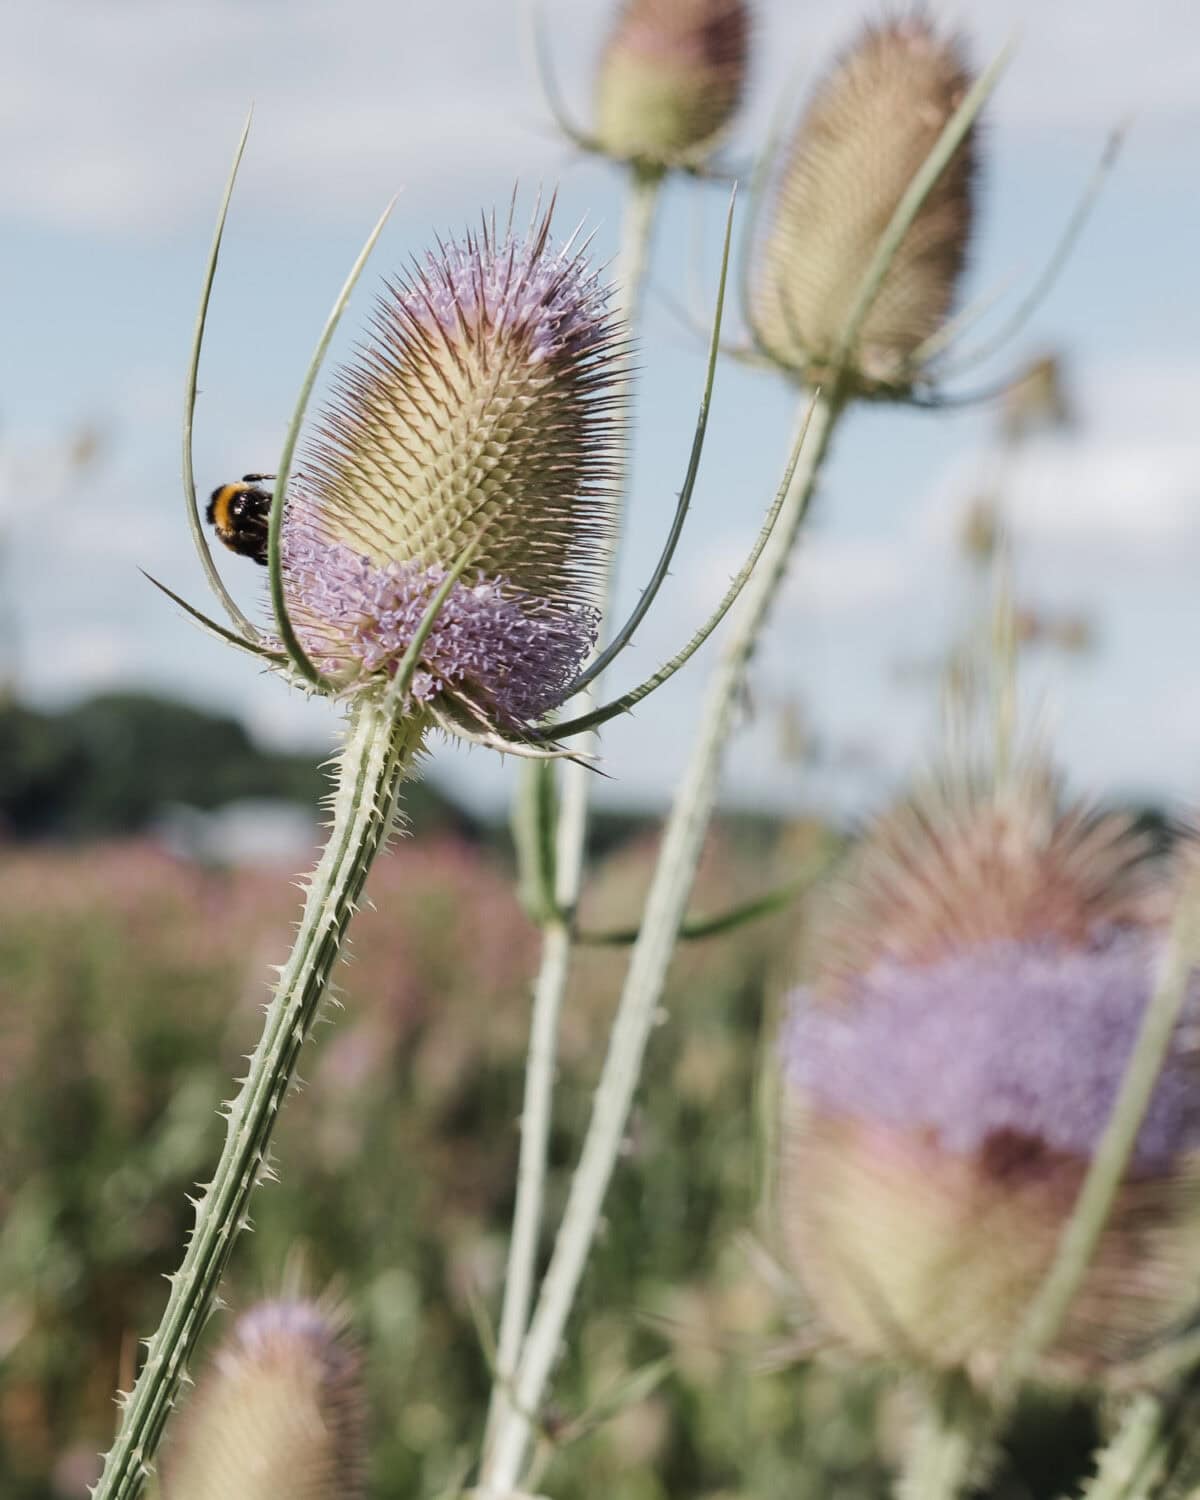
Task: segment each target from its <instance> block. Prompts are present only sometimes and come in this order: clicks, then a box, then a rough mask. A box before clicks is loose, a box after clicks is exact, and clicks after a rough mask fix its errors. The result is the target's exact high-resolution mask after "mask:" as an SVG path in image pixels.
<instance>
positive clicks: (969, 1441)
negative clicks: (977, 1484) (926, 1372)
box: [896, 1371, 980, 1500]
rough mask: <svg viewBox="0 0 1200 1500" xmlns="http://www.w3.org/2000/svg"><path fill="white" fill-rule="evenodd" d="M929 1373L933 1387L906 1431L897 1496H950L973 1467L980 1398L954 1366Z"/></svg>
mask: <svg viewBox="0 0 1200 1500" xmlns="http://www.w3.org/2000/svg"><path fill="white" fill-rule="evenodd" d="M930 1378H931V1380H932V1382H933V1384H932V1389H931V1390H929V1391H928V1392H926V1393H925V1399H924V1406H923V1410H922V1411H921V1414H920V1416H919V1417H918V1418H917V1420H916V1421H915V1422H914V1424H913V1430H912V1433H911V1435H910V1437H909V1448H908V1456H907V1460H906V1462H905V1465H904V1471H903V1473H902V1474H901V1475H900V1479H899V1482H898V1483H897V1486H896V1497H897V1500H951V1497H952V1496H955V1495H958V1494H959V1493H960V1492H961V1491H962V1489H963V1487H964V1486H965V1485H966V1483H967V1480H968V1479H969V1478H970V1477H971V1475H972V1473H973V1472H974V1466H975V1463H976V1459H975V1446H976V1445H975V1435H976V1433H977V1431H978V1429H979V1425H980V1408H979V1399H978V1397H977V1396H975V1394H974V1393H973V1392H972V1390H971V1388H970V1385H969V1383H968V1381H967V1378H966V1376H965V1375H962V1374H959V1373H958V1372H957V1371H951V1372H950V1373H949V1374H947V1375H944V1376H940V1377H939V1376H931V1377H930Z"/></svg>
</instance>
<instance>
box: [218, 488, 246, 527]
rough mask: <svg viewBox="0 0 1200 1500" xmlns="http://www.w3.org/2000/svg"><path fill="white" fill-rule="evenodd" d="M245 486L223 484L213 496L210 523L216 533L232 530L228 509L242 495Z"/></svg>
mask: <svg viewBox="0 0 1200 1500" xmlns="http://www.w3.org/2000/svg"><path fill="white" fill-rule="evenodd" d="M245 488H246V486H245V485H244V484H223V485H222V486H221V488H220V489H219V490H218V491H217V493H216V494H215V495H214V496H213V498H212V501H211V504H212V523H213V525H214V526H215V527H216V528H217V530H218V531H222V532H226V531H230V530H232V525H231V518H230V515H229V507H230V506H231V505H232V504H233V502H234V500H235V499H236V498H237V496H238V495H240V494H242V493H243V491H244V490H245Z"/></svg>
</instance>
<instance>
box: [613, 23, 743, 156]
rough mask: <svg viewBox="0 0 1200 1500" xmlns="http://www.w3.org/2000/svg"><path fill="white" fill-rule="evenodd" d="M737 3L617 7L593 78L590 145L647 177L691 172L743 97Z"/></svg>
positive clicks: (722, 130)
mask: <svg viewBox="0 0 1200 1500" xmlns="http://www.w3.org/2000/svg"><path fill="white" fill-rule="evenodd" d="M749 50H750V8H749V6H748V5H747V4H746V3H745V0H622V5H621V10H620V13H619V15H618V16H617V20H616V23H615V25H614V27H613V30H612V33H611V35H610V37H609V40H608V43H607V45H606V47H605V49H604V54H603V56H602V58H601V61H600V68H599V72H598V74H597V78H596V126H595V135H596V143H597V145H598V146H599V148H600V149H601V150H602V151H604V152H605V153H607V154H608V155H609V156H614V157H618V158H620V159H621V160H627V161H633V162H635V163H637V164H638V165H640V166H642V167H644V168H647V169H649V170H655V169H664V168H667V167H672V166H695V165H696V164H698V163H699V162H700V161H702V160H703V159H704V157H705V156H707V155H708V154H709V152H710V151H711V150H712V148H713V146H714V145H715V144H716V143H717V141H718V139H719V138H720V136H721V135H722V133H723V132H724V131H725V129H726V128H727V127H728V125H729V123H730V121H731V120H732V118H733V116H734V114H735V113H736V111H737V108H738V106H739V104H740V103H741V99H742V94H743V92H744V90H745V84H746V71H747V62H748V58H749Z"/></svg>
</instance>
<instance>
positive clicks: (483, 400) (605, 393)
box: [282, 216, 625, 734]
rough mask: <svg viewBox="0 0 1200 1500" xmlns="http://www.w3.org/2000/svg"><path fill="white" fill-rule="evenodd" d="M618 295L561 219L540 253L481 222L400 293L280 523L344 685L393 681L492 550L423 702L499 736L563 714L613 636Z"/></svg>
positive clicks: (393, 293) (304, 465) (304, 614)
mask: <svg viewBox="0 0 1200 1500" xmlns="http://www.w3.org/2000/svg"><path fill="white" fill-rule="evenodd" d="M608 296H609V293H608V290H607V289H606V288H605V287H604V286H602V285H601V283H600V282H599V281H598V279H597V277H596V274H595V273H594V272H592V271H589V270H588V268H587V266H586V264H585V263H584V261H583V259H582V258H581V255H580V253H579V251H578V250H576V249H575V248H573V246H572V245H570V244H568V245H567V246H565V247H563V248H562V249H558V250H555V249H554V248H553V247H552V245H551V242H550V239H549V220H548V216H546V217H543V218H541V219H540V220H539V221H538V222H537V223H536V224H535V225H534V227H533V228H532V229H531V231H530V232H529V234H528V235H527V236H526V237H525V238H523V239H521V238H518V237H517V236H515V235H514V234H513V232H512V230H511V228H510V229H509V230H508V231H507V232H506V233H505V234H503V235H498V234H497V231H496V228H495V225H494V223H493V224H491V225H485V227H484V228H483V230H482V231H481V232H480V233H479V234H478V235H468V236H467V237H466V238H465V239H464V240H463V241H462V242H461V243H459V242H456V241H450V242H449V243H447V244H443V245H441V246H440V247H439V249H438V251H437V252H436V253H432V254H430V255H429V256H428V257H427V258H426V261H425V263H424V265H423V266H419V267H417V268H416V269H415V270H414V271H413V273H412V274H411V275H410V276H409V277H408V278H407V279H405V280H401V281H397V282H394V283H392V284H390V285H389V287H388V290H387V292H386V294H385V296H384V297H383V299H382V300H381V302H380V303H379V305H378V306H377V308H376V310H375V313H374V316H373V319H372V329H373V334H374V337H373V339H372V340H371V342H370V343H368V344H367V345H365V346H364V347H363V348H361V349H360V351H359V353H358V356H357V358H356V359H355V361H354V362H353V363H352V364H350V365H349V366H348V367H347V368H345V369H344V370H343V371H342V372H341V374H340V377H339V379H338V382H337V387H336V394H335V397H334V400H333V403H332V405H331V406H330V408H329V409H328V410H327V411H326V412H325V414H324V415H323V416H322V417H321V419H320V420H319V423H318V427H317V431H316V433H315V435H314V436H313V438H312V439H311V440H310V441H309V443H308V445H307V449H306V452H305V454H304V457H303V460H302V462H301V464H300V466H299V473H298V475H297V478H296V481H295V483H294V485H293V487H292V492H291V495H290V497H289V503H288V507H287V512H286V515H285V518H284V528H283V552H282V557H283V572H284V584H285V594H286V599H287V605H288V611H289V614H290V616H291V618H292V622H293V625H294V627H295V629H296V632H297V635H298V637H299V639H300V641H301V643H302V644H303V645H304V647H305V650H306V651H307V652H308V653H309V654H310V655H311V656H312V657H313V659H314V660H315V662H316V663H317V664H318V665H319V667H320V668H321V670H322V671H323V672H325V673H326V674H327V675H328V676H329V677H331V678H332V679H333V680H334V681H336V682H337V683H339V684H340V685H341V686H342V687H343V688H344V689H347V690H350V691H360V690H362V689H364V688H369V687H370V686H371V685H372V684H380V685H382V684H386V683H387V681H388V680H389V679H390V676H391V674H392V673H394V671H395V667H396V664H397V662H398V661H399V660H400V658H401V657H402V656H403V655H404V652H405V651H406V650H407V648H408V646H409V644H410V643H411V641H412V639H413V635H414V633H415V631H416V629H417V627H418V625H419V624H420V621H421V618H422V615H423V614H424V613H425V611H426V609H427V608H428V606H429V604H430V602H431V600H432V598H433V595H434V594H435V592H436V591H437V589H438V586H439V585H440V584H441V583H442V582H443V580H444V579H445V577H446V575H447V573H448V572H449V571H450V569H451V567H452V566H453V565H454V563H455V562H456V560H457V559H458V557H459V556H460V555H461V554H462V553H463V551H464V549H465V548H466V547H467V546H468V545H469V544H470V543H471V542H472V541H473V540H475V539H478V543H477V550H476V554H475V556H474V558H473V561H472V565H471V568H470V571H469V574H468V575H466V576H463V577H462V578H460V579H458V580H457V581H456V582H455V583H454V584H453V586H452V588H451V591H450V594H449V596H448V598H447V599H446V601H445V603H444V605H443V606H442V608H441V610H440V611H439V613H438V615H437V616H436V618H435V620H434V623H433V627H432V629H431V631H430V634H429V636H428V639H427V640H426V642H425V645H424V648H423V650H422V653H421V660H420V669H419V671H418V673H417V674H416V676H415V677H414V679H413V684H412V689H411V698H412V700H413V702H414V706H416V707H420V706H422V705H427V704H430V703H431V702H433V701H435V700H437V701H438V702H439V704H440V706H441V707H442V708H443V709H445V710H446V712H447V713H448V714H449V715H450V716H451V717H452V718H457V719H459V720H460V721H462V722H463V723H464V724H474V725H475V726H476V727H479V726H482V727H484V728H487V729H491V730H494V731H497V732H499V733H501V734H504V733H506V732H512V731H514V730H519V729H520V728H521V727H522V726H524V725H526V724H528V723H531V722H536V721H537V720H538V719H539V718H541V717H542V716H544V715H545V714H546V713H547V712H548V711H549V710H550V709H551V708H552V707H553V706H554V705H555V704H556V703H557V702H558V701H559V700H560V698H561V694H562V690H563V689H564V688H565V687H566V685H567V684H568V683H569V682H570V681H571V680H572V678H574V677H575V675H576V674H577V672H578V670H579V668H580V666H581V665H582V663H583V661H584V660H585V658H586V657H587V656H588V655H589V653H590V652H591V650H592V648H593V646H594V644H595V641H596V635H597V630H598V625H599V615H598V611H597V608H596V601H597V597H598V593H599V590H600V581H601V576H602V573H603V568H604V565H605V560H606V555H607V549H608V546H609V542H610V530H611V507H610V499H611V486H612V483H613V480H614V476H615V469H614V453H615V451H616V450H617V445H618V444H619V441H620V438H621V434H622V431H623V427H624V423H625V385H624V372H623V354H624V344H623V339H622V336H621V334H620V332H619V329H618V326H617V324H616V322H615V320H614V318H613V317H612V316H611V314H610V313H609V311H608Z"/></svg>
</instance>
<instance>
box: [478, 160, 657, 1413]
mask: <svg viewBox="0 0 1200 1500" xmlns="http://www.w3.org/2000/svg"><path fill="white" fill-rule="evenodd" d="M661 183H662V174H661V173H659V172H651V171H645V170H640V169H637V168H635V169H634V170H633V172H632V175H631V178H630V184H629V194H628V198H627V200H626V206H625V218H624V224H623V226H622V231H621V248H620V255H619V259H618V264H617V298H618V303H617V307H618V312H619V315H620V318H621V321H622V323H623V324H624V326H625V328H626V329H627V330H632V329H633V328H634V327H635V326H636V324H637V320H638V314H639V311H640V308H641V302H642V292H643V290H644V286H645V280H646V269H647V265H648V262H649V253H650V244H651V241H652V239H653V235H654V221H655V216H656V210H657V207H658V203H659V196H660V193H659V189H660V187H661ZM629 457H630V455H629V437H628V435H627V436H626V439H625V447H624V451H623V452H622V455H621V472H620V475H619V478H618V481H617V483H616V485H615V486H614V489H615V491H616V493H617V495H618V499H619V502H620V503H621V504H622V505H623V503H624V500H625V497H626V495H627V492H628V488H629ZM619 522H620V517H618V525H617V527H616V538H617V541H616V542H615V543H614V546H613V550H612V552H611V554H610V556H609V561H608V569H607V574H606V578H605V589H604V594H605V613H606V614H607V613H608V606H610V605H611V603H612V598H613V594H614V591H615V584H616V575H617V561H618V559H617V551H618V547H619V543H620V536H621V527H620V524H619ZM598 685H599V684H598V682H596V683H593V684H592V686H591V687H590V688H589V689H588V693H587V695H585V698H586V701H587V702H590V701H591V695H592V694H593V693H595V692H596V691H597V689H598ZM586 748H590V745H588V746H587V747H586ZM525 775H526V777H527V778H528V779H532V778H533V777H535V776H537V775H538V771H537V768H536V767H534V766H532V765H531V766H529V767H527V768H526V771H525ZM591 781H592V773H591V772H590V771H589V770H588V768H587V767H586V766H584V765H579V764H576V763H574V762H571V763H568V764H567V765H566V766H564V767H563V776H562V796H561V800H560V803H559V808H558V826H557V829H556V832H555V881H554V906H555V908H556V910H555V911H554V912H553V913H551V914H550V915H549V916H548V918H547V920H546V921H545V923H544V924H543V927H542V955H541V963H540V967H539V970H538V976H537V980H536V982H535V984H534V991H533V1011H532V1015H531V1017H530V1025H529V1051H528V1055H527V1058H526V1063H525V1096H524V1100H523V1103H522V1107H521V1149H520V1158H519V1161H518V1165H517V1196H516V1202H515V1205H514V1208H513V1225H512V1238H511V1240H510V1241H509V1247H508V1266H507V1269H506V1272H505V1277H504V1298H503V1303H502V1306H501V1310H500V1332H499V1336H498V1339H497V1343H496V1385H495V1388H494V1390H493V1392H492V1401H491V1408H490V1410H489V1413H488V1430H489V1432H490V1431H491V1430H492V1429H493V1428H494V1426H495V1424H496V1423H497V1422H499V1421H500V1420H501V1413H502V1412H503V1411H504V1409H505V1406H506V1403H507V1400H508V1394H507V1393H508V1388H509V1385H510V1383H511V1381H512V1377H513V1373H514V1371H515V1370H516V1367H517V1360H518V1358H519V1357H520V1353H521V1343H522V1340H523V1339H524V1337H525V1331H526V1328H527V1327H528V1323H529V1306H530V1302H531V1300H532V1297H533V1284H534V1274H535V1270H536V1265H537V1249H538V1240H539V1238H540V1236H541V1228H542V1203H543V1199H544V1197H545V1184H546V1159H547V1153H548V1150H549V1143H550V1124H551V1105H552V1102H553V1097H554V1074H555V1070H556V1068H557V1059H558V1025H559V1016H560V1014H561V1012H562V1004H563V999H564V997H565V995H566V990H567V981H568V978H569V976H570V967H571V947H572V927H573V924H574V916H575V907H576V905H577V904H578V902H579V894H580V890H581V888H582V884H583V865H584V856H585V853H586V850H587V830H588V804H589V800H590V794H591Z"/></svg>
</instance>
